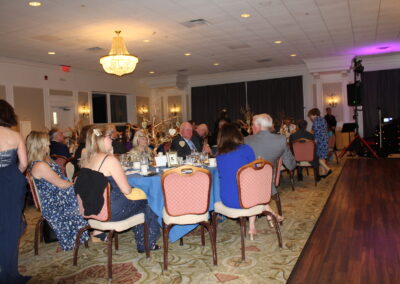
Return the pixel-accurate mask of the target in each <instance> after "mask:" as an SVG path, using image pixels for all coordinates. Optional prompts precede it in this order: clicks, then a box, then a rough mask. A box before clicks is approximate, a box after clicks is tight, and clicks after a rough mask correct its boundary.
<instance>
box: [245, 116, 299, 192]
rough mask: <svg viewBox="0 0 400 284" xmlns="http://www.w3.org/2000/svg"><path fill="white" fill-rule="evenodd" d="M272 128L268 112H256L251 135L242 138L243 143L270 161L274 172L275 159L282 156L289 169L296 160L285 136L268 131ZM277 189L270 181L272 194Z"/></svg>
mask: <svg viewBox="0 0 400 284" xmlns="http://www.w3.org/2000/svg"><path fill="white" fill-rule="evenodd" d="M272 128H273V120H272V118H271V116H269V115H268V114H265V113H263V114H258V115H255V116H254V117H253V125H252V129H253V135H250V136H247V137H245V138H244V143H246V144H247V145H249V146H250V147H251V148H253V150H254V153H255V154H256V157H261V158H263V159H265V160H267V161H269V162H271V163H272V165H273V167H274V173H275V171H276V170H277V169H275V166H276V161H277V160H278V159H279V158H280V157H282V159H283V164H284V165H285V167H286V168H287V169H289V170H293V169H294V168H295V167H296V161H295V160H294V157H293V155H292V152H290V149H289V146H288V144H287V143H286V137H285V136H283V135H278V134H274V133H271V132H270V129H272ZM276 193H277V190H276V188H275V185H274V183H272V195H274V194H276Z"/></svg>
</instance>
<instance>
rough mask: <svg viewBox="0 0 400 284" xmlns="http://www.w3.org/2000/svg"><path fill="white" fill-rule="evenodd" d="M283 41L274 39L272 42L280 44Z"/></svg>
mask: <svg viewBox="0 0 400 284" xmlns="http://www.w3.org/2000/svg"><path fill="white" fill-rule="evenodd" d="M282 42H283V41H281V40H276V41H274V43H276V44H281V43H282Z"/></svg>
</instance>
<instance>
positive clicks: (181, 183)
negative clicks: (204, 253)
mask: <svg viewBox="0 0 400 284" xmlns="http://www.w3.org/2000/svg"><path fill="white" fill-rule="evenodd" d="M161 184H162V190H163V195H164V209H163V226H162V230H163V242H164V270H167V269H168V234H169V231H170V230H171V228H172V227H173V226H174V225H189V224H200V225H202V228H204V227H205V228H206V229H207V230H208V232H209V235H210V240H211V249H212V256H213V263H214V265H217V248H216V240H215V230H214V225H213V224H211V223H210V222H209V214H208V208H209V205H210V191H211V174H210V172H209V171H208V170H206V169H202V168H198V167H193V166H181V167H178V168H176V169H173V170H169V171H166V172H164V174H163V175H162V179H161ZM202 245H203V246H204V245H205V241H204V236H203V234H202Z"/></svg>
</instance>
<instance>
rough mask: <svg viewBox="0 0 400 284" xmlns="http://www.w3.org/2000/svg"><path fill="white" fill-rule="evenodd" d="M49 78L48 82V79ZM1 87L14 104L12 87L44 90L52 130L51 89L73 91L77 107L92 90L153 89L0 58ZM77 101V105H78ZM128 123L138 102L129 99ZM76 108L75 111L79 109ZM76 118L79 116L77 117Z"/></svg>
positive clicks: (128, 91) (134, 80)
mask: <svg viewBox="0 0 400 284" xmlns="http://www.w3.org/2000/svg"><path fill="white" fill-rule="evenodd" d="M46 77H47V79H46ZM0 85H3V86H5V96H6V100H7V101H8V102H9V103H11V104H12V105H14V94H13V87H14V86H17V87H33V88H41V89H43V94H44V95H43V96H44V110H45V126H46V127H50V116H49V111H48V110H49V92H50V89H55V90H65V91H72V92H73V94H75V95H74V96H73V97H72V100H74V102H73V103H74V104H75V105H77V108H78V102H77V94H78V92H87V93H89V94H91V92H93V91H97V92H104V93H119V94H127V95H131V96H136V95H141V96H149V95H150V89H149V88H147V87H146V86H145V85H143V84H142V83H141V82H140V80H139V79H137V78H134V77H132V75H130V76H125V77H117V76H113V75H108V74H106V73H100V72H91V71H84V70H77V69H74V68H71V70H70V72H63V71H62V70H61V67H60V66H55V65H47V64H38V63H33V62H28V61H21V60H14V59H9V58H0ZM75 101H76V102H75ZM127 104H128V111H130V112H134V113H128V120H129V122H132V123H134V122H135V120H136V119H135V118H136V106H135V99H133V98H129V97H128V99H127ZM77 108H76V110H75V111H76V112H77V111H78V109H77ZM76 116H77V115H76Z"/></svg>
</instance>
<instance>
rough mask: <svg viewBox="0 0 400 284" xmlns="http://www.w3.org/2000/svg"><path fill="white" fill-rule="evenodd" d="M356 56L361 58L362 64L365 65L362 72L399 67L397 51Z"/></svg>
mask: <svg viewBox="0 0 400 284" xmlns="http://www.w3.org/2000/svg"><path fill="white" fill-rule="evenodd" d="M357 58H358V59H361V60H362V65H364V67H365V69H364V72H368V71H377V70H387V69H397V68H400V53H399V52H396V53H390V54H385V55H382V54H380V55H373V56H360V57H357Z"/></svg>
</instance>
